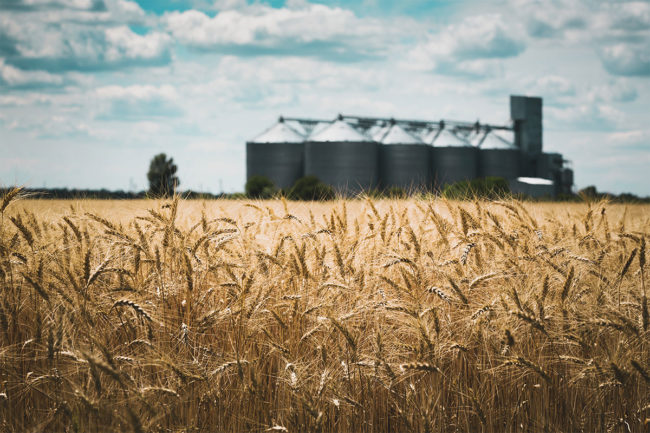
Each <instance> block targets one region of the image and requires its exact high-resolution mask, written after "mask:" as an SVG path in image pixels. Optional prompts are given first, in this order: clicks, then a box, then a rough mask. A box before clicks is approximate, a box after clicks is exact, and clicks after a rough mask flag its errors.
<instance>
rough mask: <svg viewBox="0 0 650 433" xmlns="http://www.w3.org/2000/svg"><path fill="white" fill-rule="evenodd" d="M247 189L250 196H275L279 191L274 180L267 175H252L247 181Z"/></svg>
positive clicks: (264, 197)
mask: <svg viewBox="0 0 650 433" xmlns="http://www.w3.org/2000/svg"><path fill="white" fill-rule="evenodd" d="M245 189H246V195H247V196H248V197H249V198H261V199H267V198H273V196H274V195H275V194H276V193H277V192H278V189H277V188H276V186H275V184H274V183H273V181H271V179H269V178H268V177H266V176H251V177H250V178H249V179H248V181H246V186H245Z"/></svg>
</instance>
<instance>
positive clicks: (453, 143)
mask: <svg viewBox="0 0 650 433" xmlns="http://www.w3.org/2000/svg"><path fill="white" fill-rule="evenodd" d="M433 146H434V147H471V146H472V145H471V144H470V143H469V142H468V141H467V140H465V139H463V138H460V137H459V136H458V135H456V134H455V133H454V132H453V131H451V130H449V129H447V128H445V129H443V130H442V131H440V134H438V137H437V138H436V139H435V141H434V142H433Z"/></svg>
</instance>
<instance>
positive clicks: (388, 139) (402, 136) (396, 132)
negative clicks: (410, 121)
mask: <svg viewBox="0 0 650 433" xmlns="http://www.w3.org/2000/svg"><path fill="white" fill-rule="evenodd" d="M381 142H382V143H383V144H423V143H422V140H420V139H419V138H418V137H416V136H414V135H413V134H410V133H408V132H406V131H405V130H404V128H402V127H401V126H399V125H393V126H391V127H390V129H389V130H388V133H387V134H386V135H384V137H383V139H382V141H381Z"/></svg>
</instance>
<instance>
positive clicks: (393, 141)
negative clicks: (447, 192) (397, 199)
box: [379, 124, 431, 191]
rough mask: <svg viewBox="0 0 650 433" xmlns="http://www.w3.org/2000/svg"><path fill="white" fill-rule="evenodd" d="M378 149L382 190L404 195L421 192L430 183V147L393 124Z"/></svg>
mask: <svg viewBox="0 0 650 433" xmlns="http://www.w3.org/2000/svg"><path fill="white" fill-rule="evenodd" d="M381 143H382V145H381V146H379V173H380V177H381V179H380V182H381V185H382V187H384V188H390V187H399V188H402V189H404V190H405V191H409V190H413V189H425V188H428V187H429V184H430V182H431V164H430V161H431V146H428V145H426V144H424V143H423V142H422V140H420V139H419V138H418V137H416V136H414V135H412V134H410V133H408V132H406V131H405V130H404V129H403V128H402V127H401V126H400V125H397V124H393V125H392V126H391V127H390V129H389V130H388V131H387V132H386V133H385V134H384V136H383V137H382V140H381Z"/></svg>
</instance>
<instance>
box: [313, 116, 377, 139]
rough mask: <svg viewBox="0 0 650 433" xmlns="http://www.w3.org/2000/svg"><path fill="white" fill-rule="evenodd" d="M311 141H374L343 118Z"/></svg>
mask: <svg viewBox="0 0 650 433" xmlns="http://www.w3.org/2000/svg"><path fill="white" fill-rule="evenodd" d="M310 141H316V142H337V143H365V142H368V141H372V140H371V139H370V138H369V137H366V136H365V135H363V134H361V133H360V132H359V131H357V130H356V129H354V128H353V127H352V126H350V125H349V124H348V123H347V122H344V121H343V120H337V121H336V122H334V123H332V124H331V125H330V126H328V127H327V128H325V129H324V130H322V131H321V132H320V133H318V134H316V135H314V136H312V137H311V138H310Z"/></svg>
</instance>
